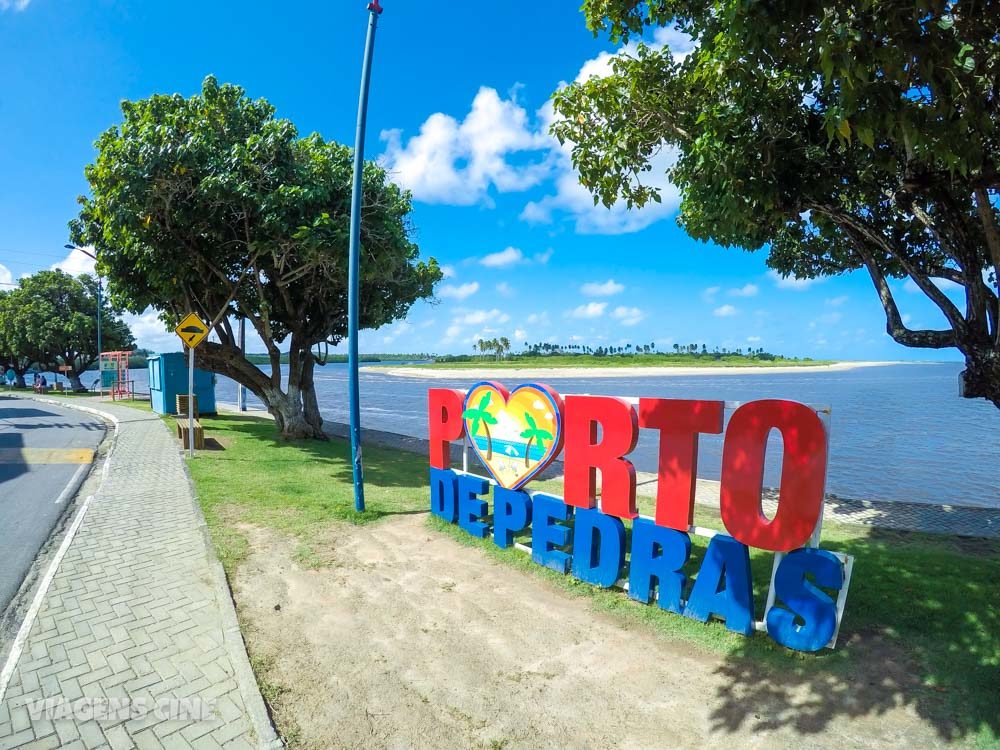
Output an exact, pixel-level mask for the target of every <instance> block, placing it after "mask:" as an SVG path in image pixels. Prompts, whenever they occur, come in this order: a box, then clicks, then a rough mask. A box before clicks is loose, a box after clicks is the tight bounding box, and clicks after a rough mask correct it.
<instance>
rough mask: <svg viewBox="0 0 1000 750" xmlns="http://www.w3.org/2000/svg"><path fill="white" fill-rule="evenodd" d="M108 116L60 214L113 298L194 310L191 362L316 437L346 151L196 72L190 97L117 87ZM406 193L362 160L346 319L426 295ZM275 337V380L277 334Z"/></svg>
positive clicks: (338, 276) (342, 238)
mask: <svg viewBox="0 0 1000 750" xmlns="http://www.w3.org/2000/svg"><path fill="white" fill-rule="evenodd" d="M122 113H123V120H122V122H121V124H120V125H117V126H115V127H112V128H109V129H108V130H107V131H105V132H104V133H103V134H102V135H101V136H100V138H99V139H98V141H97V144H96V146H97V150H98V156H97V158H96V160H95V162H94V163H93V164H91V165H89V166H88V167H87V169H86V176H87V179H88V181H89V183H90V188H91V196H90V197H84V198H81V199H80V203H81V210H80V215H79V217H78V219H76V220H75V221H73V222H72V223H71V234H72V238H73V240H74V241H75V242H78V243H89V244H92V245H93V246H94V247H95V248H96V251H97V257H98V268H99V269H100V270H101V271H102V272H103V273H104V274H106V275H107V276H108V279H109V287H110V291H111V294H112V297H113V299H115V300H116V301H117V302H120V303H121V304H122V305H124V306H126V307H127V308H128V309H130V310H133V311H136V312H138V311H140V310H143V309H145V308H146V307H147V306H152V307H153V308H155V309H157V310H159V311H160V312H161V314H162V318H163V320H164V321H165V322H166V323H168V324H170V325H172V324H175V323H176V322H177V320H179V319H180V318H181V317H183V316H184V315H185V314H186V313H188V312H191V311H194V312H196V313H198V314H199V315H200V316H202V318H203V319H204V320H206V321H207V322H211V323H212V326H213V329H214V333H215V334H216V338H217V339H218V341H208V342H206V343H204V344H202V345H201V346H200V347H199V348H198V349H197V353H196V356H197V359H198V362H199V363H200V364H201V365H202V366H206V367H208V368H210V369H213V370H215V371H217V372H221V373H223V374H225V375H228V376H229V377H232V378H233V379H235V380H237V381H238V382H240V383H242V384H244V385H245V386H247V387H248V388H249V389H250V390H251V391H253V392H254V393H255V394H256V395H257V396H258V397H259V398H261V400H262V401H264V403H265V404H266V405H267V406H268V408H269V409H270V410H271V412H272V414H274V416H275V418H276V420H277V422H278V426H279V429H281V431H282V432H283V433H284V434H285V435H286V436H289V437H300V436H312V437H322V436H323V433H322V419H321V418H320V415H319V409H318V405H317V403H316V398H315V390H314V388H313V380H312V379H313V369H314V366H315V364H316V362H317V357H316V356H315V354H314V353H313V347H315V346H317V345H320V344H324V343H325V344H336V343H338V342H339V341H340V340H341V339H342V338H343V337H345V336H346V334H347V292H348V289H347V262H348V254H347V247H348V229H349V214H350V198H351V171H352V158H353V155H352V151H351V150H350V149H349V148H347V147H346V146H343V145H341V144H338V143H333V142H328V141H324V140H323V138H321V137H320V136H319V135H317V134H312V135H309V136H306V137H299V135H298V132H297V130H296V128H295V126H294V125H293V124H292V123H291V122H289V121H288V120H284V119H278V118H275V116H274V108H273V107H272V106H271V105H270V104H269V103H268V102H266V101H265V100H263V99H256V100H252V99H250V98H248V97H247V96H246V95H245V93H244V91H243V89H241V88H239V87H238V86H233V85H230V84H226V85H219V84H218V82H217V81H216V80H215V78H213V77H211V76H210V77H208V78H206V79H205V81H204V83H203V85H202V90H201V93H200V94H198V95H196V96H192V97H189V98H184V97H182V96H180V95H177V94H175V95H154V96H151V97H149V98H148V99H143V100H141V101H135V102H129V101H126V102H123V104H122ZM410 211H411V205H410V196H409V194H408V193H407V192H405V191H403V190H401V189H400V188H399V187H398V186H396V185H395V184H394V183H392V182H391V181H390V179H389V177H388V175H387V174H386V172H385V170H383V169H382V168H381V167H379V166H378V165H377V164H375V163H374V162H366V164H365V166H364V174H363V208H362V218H361V245H362V256H361V281H360V283H361V296H360V306H361V325H362V327H364V328H377V327H379V326H381V325H383V324H386V323H388V322H390V321H392V320H395V319H397V318H399V317H401V316H404V315H405V314H406V312H407V311H408V310H409V308H410V306H411V305H412V304H413V303H414V302H415V301H416V300H419V299H422V298H425V297H428V296H430V295H431V294H432V291H433V285H434V283H435V282H436V281H438V280H439V279H440V278H441V271H440V269H439V268H438V264H437V262H436V261H435V260H434V259H430V260H428V261H422V260H420V259H419V250H418V248H417V245H416V244H414V243H413V242H412V241H411V234H412V228H411V225H410V218H409V217H410ZM236 319H245V320H247V321H248V322H249V323H250V324H251V325H252V326H253V329H254V330H255V331H256V332H257V334H258V335H259V336H260V338H261V339H262V340H263V342H264V345H265V346H266V347H267V351H268V354H269V357H270V360H271V373H270V375H266V374H264V373H263V372H262V371H261V370H259V369H258V368H257V367H256V366H255V365H254V364H252V363H250V362H249V361H248V360H247V359H246V358H245V357H244V356H243V355H242V354H241V352H240V351H239V348H238V346H237V338H236V336H235V335H234V327H235V326H234V321H235V320H236ZM282 342H285V344H286V345H287V349H288V366H289V374H288V378H287V384H283V383H282V376H281V370H280V357H281V352H280V351H279V348H278V346H279V343H282Z"/></svg>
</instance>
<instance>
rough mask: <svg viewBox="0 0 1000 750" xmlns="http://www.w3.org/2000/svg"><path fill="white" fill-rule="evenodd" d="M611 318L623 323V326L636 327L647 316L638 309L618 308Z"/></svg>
mask: <svg viewBox="0 0 1000 750" xmlns="http://www.w3.org/2000/svg"><path fill="white" fill-rule="evenodd" d="M611 317H612V318H614V319H615V320H618V321H620V322H621V324H622V325H623V326H634V325H635V324H636V323H639V322H640V321H641V320H642V319H643V318H645V317H646V315H645V314H644V313H643V312H642V310H640V309H639V308H638V307H624V306H621V307H616V308H615V309H614V310H613V311H612V312H611Z"/></svg>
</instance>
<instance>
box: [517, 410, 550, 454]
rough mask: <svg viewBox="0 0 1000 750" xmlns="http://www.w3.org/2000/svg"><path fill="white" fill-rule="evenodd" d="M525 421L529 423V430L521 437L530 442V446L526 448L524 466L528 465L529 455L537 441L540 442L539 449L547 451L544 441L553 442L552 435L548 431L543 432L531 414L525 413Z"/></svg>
mask: <svg viewBox="0 0 1000 750" xmlns="http://www.w3.org/2000/svg"><path fill="white" fill-rule="evenodd" d="M524 421H525V422H527V423H528V429H526V430H525V431H524V432H522V433H521V437H523V438H524V439H525V440H527V441H528V444H527V445H526V446H525V447H524V465H525V466H527V465H528V454H529V453H530V452H531V444H532V443H534V442H535V441H536V440H537V441H538V447H539V448H541V449H543V450H544V449H545V443H544V442H542V441H544V440H552V439H553V437H552V433H551V432H548V431H547V430H543V429H542V428H541V427H539V426H538V424H537V423H536V422H535V418H534V417H532V416H531V413H530V412H525V413H524Z"/></svg>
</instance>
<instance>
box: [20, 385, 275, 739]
mask: <svg viewBox="0 0 1000 750" xmlns="http://www.w3.org/2000/svg"><path fill="white" fill-rule="evenodd" d="M60 403H61V402H60ZM61 405H63V404H62V403H61ZM65 405H68V404H65ZM91 405H92V406H95V407H96V408H98V409H99V410H100V411H103V412H106V413H110V414H113V415H114V416H115V417H117V419H118V420H119V431H118V435H117V438H116V441H115V445H114V448H113V452H112V454H111V458H110V467H109V470H108V473H107V476H106V479H105V481H104V483H103V485H102V486H101V488H100V490H99V492H97V493H96V494H95V495H94V498H93V500H92V501H91V503H90V505H89V507H88V509H87V512H86V515H85V516H84V517H83V520H82V523H81V524H80V526H79V529H78V531H77V533H76V535H75V537H73V540H72V542H71V544H70V546H69V547H68V550H67V552H66V555H65V557H64V558H63V559H62V562H61V564H60V565H59V567H58V570H57V572H56V574H55V577H54V579H53V580H52V584H51V586H50V587H49V589H48V592H47V594H46V595H45V598H44V600H43V602H42V604H41V608H40V609H39V610H38V616H37V619H36V620H35V621H34V624H33V626H32V627H31V629H30V631H29V633H28V637H27V641H26V643H25V645H24V650H23V652H22V654H21V656H20V659H19V661H18V662H17V666H16V669H15V671H14V673H13V676H12V678H11V680H10V683H9V686H8V688H7V691H6V694H5V695H4V699H3V702H2V703H0V748H14V747H16V748H55V747H62V748H72V749H74V750H77V749H80V748H114V749H115V750H117V749H118V748H130V747H137V748H211V749H212V750H216V749H217V748H226V749H227V750H238V749H246V748H257V747H280V741H278V740H277V738H276V736H275V735H274V732H273V729H272V728H271V727H270V723H269V722H268V720H267V715H266V710H265V708H264V704H263V701H262V699H261V697H260V693H259V692H258V689H257V686H256V683H255V682H254V681H253V676H252V673H251V671H250V665H249V662H248V660H247V655H246V651H245V648H244V646H243V641H242V637H241V635H240V633H239V628H238V625H237V622H236V617H235V611H234V610H233V606H232V602H231V600H230V599H229V594H228V589H226V588H225V586H224V578H223V577H222V571H221V567H219V564H218V562H217V561H216V559H215V557H214V553H212V552H211V550H210V548H209V544H208V539H207V535H206V534H205V531H204V519H203V517H202V515H201V511H200V509H199V508H198V507H197V505H196V503H195V499H194V496H193V493H192V489H191V485H190V482H189V480H188V477H187V474H186V471H185V468H184V464H183V460H182V458H181V454H180V449H179V444H178V443H177V441H176V440H175V439H174V437H173V436H172V435H171V434H170V432H169V430H168V429H167V426H166V425H165V424H164V423H163V422H162V421H161V420H160V419H159V418H157V417H156V416H155V415H151V414H148V413H146V412H143V411H140V410H137V409H131V408H128V407H123V406H115V405H110V404H104V403H101V404H93V403H92V402H91ZM86 487H87V485H85V490H86ZM74 512H75V511H74ZM45 699H50V704H49V705H52V706H61V707H62V708H56V709H55V711H56V712H55V713H54V714H52V715H53V716H54V717H59V716H60V714H59V711H60V710H64V709H65V707H66V706H72V707H74V708H73V710H74V713H73V714H71V715H73V716H74V717H75V718H53V720H48V719H46V718H45V715H44V714H42V715H39V706H40V705H45V704H39V703H38V701H43V700H45ZM63 699H65V701H64V700H63ZM80 699H84V700H83V701H81V700H80ZM89 699H96V700H98V701H100V700H103V699H108V700H109V701H115V700H119V701H127V702H128V703H126V704H125V705H127V706H130V708H127V709H125V710H124V711H122V712H121V713H118V714H114V718H113V719H112V720H103V721H96V720H81V715H80V713H79V710H80V706H83V705H92V706H95V707H96V708H97V709H98V710H101V704H100V703H91V702H89ZM171 701H172V702H171ZM67 702H69V703H67ZM120 705H121V704H119V706H120ZM153 707H155V710H148V709H150V708H153ZM137 709H138V710H137ZM83 710H86V709H83ZM144 710H146V712H145V713H144V715H137V714H142V713H143V711H144ZM199 711H204V714H202V715H207V716H210V719H208V720H205V719H203V718H201V716H199ZM33 712H34V713H35V714H36V716H35V717H33V716H32V713H33ZM130 712H131V718H130ZM171 712H173V713H171ZM178 712H180V713H178ZM184 712H186V713H184ZM63 715H66V714H63ZM104 715H107V714H106V713H105V714H104ZM178 715H182V716H184V717H185V718H183V719H178V718H176V717H177V716H178ZM172 717H173V718H172ZM192 717H193V718H192ZM82 718H86V717H85V716H84V717H82Z"/></svg>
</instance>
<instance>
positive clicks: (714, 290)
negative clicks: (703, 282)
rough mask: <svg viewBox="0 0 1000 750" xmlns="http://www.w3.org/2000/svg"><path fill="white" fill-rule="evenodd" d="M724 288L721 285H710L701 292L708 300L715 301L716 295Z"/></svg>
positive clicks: (702, 296) (703, 297)
mask: <svg viewBox="0 0 1000 750" xmlns="http://www.w3.org/2000/svg"><path fill="white" fill-rule="evenodd" d="M721 289H722V287H720V286H710V287H708V288H707V289H706V290H705V291H703V292H702V293H701V298H702V299H703V300H705V301H706V302H715V295H717V294H718V293H719V291H720V290H721Z"/></svg>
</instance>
